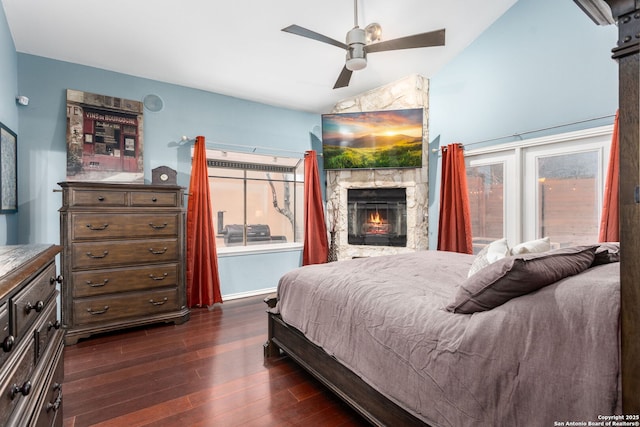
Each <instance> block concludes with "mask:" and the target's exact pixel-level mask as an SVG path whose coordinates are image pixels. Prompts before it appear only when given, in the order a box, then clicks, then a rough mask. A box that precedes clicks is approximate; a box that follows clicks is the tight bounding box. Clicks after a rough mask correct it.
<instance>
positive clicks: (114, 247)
mask: <svg viewBox="0 0 640 427" xmlns="http://www.w3.org/2000/svg"><path fill="white" fill-rule="evenodd" d="M72 252H73V261H72V262H73V265H72V268H73V269H74V270H77V269H84V268H105V267H116V266H124V265H132V264H143V263H167V262H172V261H176V260H177V259H178V253H179V251H178V239H177V238H176V239H156V240H145V241H142V240H131V241H118V242H86V243H75V244H74V245H73V246H72Z"/></svg>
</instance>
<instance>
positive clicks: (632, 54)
mask: <svg viewBox="0 0 640 427" xmlns="http://www.w3.org/2000/svg"><path fill="white" fill-rule="evenodd" d="M574 1H575V2H576V3H577V4H579V5H580V6H581V7H582V8H583V10H585V11H586V12H587V14H588V15H589V16H590V17H591V18H592V19H594V21H596V22H598V19H597V18H595V17H594V16H593V15H592V14H590V13H589V10H590V6H594V7H595V8H596V9H598V8H599V10H605V8H610V9H611V12H612V15H613V18H614V19H615V21H616V22H617V23H618V29H619V40H620V41H619V42H618V46H616V47H615V48H614V49H613V51H612V52H613V59H615V60H616V61H618V65H619V105H620V116H619V136H620V141H619V149H620V187H619V191H620V248H621V250H620V252H621V262H620V299H621V307H620V310H621V314H620V317H621V370H622V410H623V413H624V414H628V415H637V414H640V36H636V35H640V1H639V2H638V3H639V6H638V7H636V0H606V3H605V0H574ZM585 6H587V7H585ZM591 10H593V9H591ZM600 23H604V22H600ZM559 42H560V41H559ZM265 302H266V303H267V305H269V307H274V306H275V303H276V297H275V295H273V296H270V297H267V298H266V299H265ZM268 328H269V331H268V334H269V337H268V341H267V343H266V344H265V346H264V355H265V358H270V357H275V356H279V355H282V353H284V354H286V355H288V356H289V357H291V358H292V359H293V360H295V361H296V362H297V363H298V364H300V365H301V366H302V367H303V368H304V369H306V370H307V371H309V372H310V373H311V374H312V375H314V376H315V377H316V378H317V379H318V380H319V381H321V382H322V383H323V384H324V385H325V386H327V387H328V388H329V389H330V390H331V391H333V392H334V393H335V394H336V395H338V396H339V397H340V398H342V399H343V400H344V401H345V402H346V403H347V404H349V405H350V406H351V407H353V408H354V409H355V410H356V411H357V412H359V413H360V414H361V415H362V416H363V417H364V418H366V419H367V420H368V421H369V422H371V423H372V424H374V425H379V426H385V425H393V426H404V425H407V426H411V425H425V424H424V423H423V422H422V421H421V420H419V419H417V418H416V417H414V416H413V415H412V414H410V413H408V412H407V411H405V410H404V409H402V408H401V407H399V406H398V405H396V404H395V403H394V402H391V401H390V400H389V399H388V398H386V397H385V396H383V395H382V394H380V393H379V392H377V391H376V390H374V389H373V388H372V387H370V386H369V385H368V384H367V383H365V382H364V381H362V380H361V379H360V377H358V376H357V375H356V374H354V373H353V372H351V371H350V370H349V369H347V368H345V367H344V366H342V365H341V364H340V363H339V362H338V361H336V360H335V359H334V358H333V357H331V356H329V355H327V354H326V353H325V352H324V351H323V350H322V349H321V348H319V347H317V346H315V345H314V344H312V343H311V342H309V341H308V340H307V339H306V338H305V337H304V336H303V335H302V334H301V333H300V332H299V331H297V330H296V329H295V328H292V327H290V326H288V325H287V324H286V323H285V322H283V321H282V319H281V318H280V316H279V315H275V314H271V313H269V315H268Z"/></svg>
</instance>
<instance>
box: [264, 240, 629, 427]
mask: <svg viewBox="0 0 640 427" xmlns="http://www.w3.org/2000/svg"><path fill="white" fill-rule="evenodd" d="M478 258H479V257H478V256H473V255H466V254H458V253H453V252H443V251H421V252H415V253H410V254H402V255H388V256H381V257H372V258H361V259H353V260H345V261H339V262H334V263H328V264H321V265H311V266H305V267H301V268H299V269H296V270H293V271H291V272H289V273H287V274H285V275H284V276H283V277H282V279H281V280H280V283H279V285H278V292H277V302H276V300H275V299H270V300H269V301H268V303H269V304H270V307H271V308H270V309H269V315H268V316H269V340H268V342H267V344H266V345H265V356H266V357H274V356H278V355H280V354H281V353H285V354H287V355H288V356H290V357H291V358H293V359H294V360H295V361H296V362H298V363H299V364H300V365H302V366H303V367H304V368H305V369H307V370H308V371H309V372H311V373H312V374H313V375H315V376H316V377H317V378H318V379H319V380H320V381H321V382H323V383H324V384H325V385H326V386H327V387H329V388H330V389H331V390H332V391H334V392H335V393H336V394H338V395H339V396H340V397H342V398H343V399H344V400H345V401H346V402H347V403H349V404H350V405H351V406H352V407H354V408H355V409H356V410H357V411H358V412H359V413H361V414H362V415H363V416H364V417H365V418H366V419H367V420H369V421H370V422H371V423H372V424H374V425H393V426H396V425H431V426H434V427H444V426H471V425H473V426H497V425H513V426H528V425H549V426H552V425H558V424H554V423H555V422H566V421H584V422H588V421H593V422H595V421H600V420H601V419H600V418H599V417H600V416H613V415H615V414H621V411H622V409H621V380H620V342H619V341H620V340H619V319H620V264H619V262H616V261H617V260H619V246H618V245H615V244H607V245H588V246H580V247H572V248H563V249H559V250H554V251H545V252H543V253H533V254H521V255H514V256H506V257H503V258H502V259H500V260H498V261H495V262H492V263H491V264H490V265H487V266H483V267H484V268H479V269H476V270H477V272H476V273H475V274H472V275H471V276H470V277H468V275H469V271H470V269H472V268H473V267H474V264H475V265H477V263H478Z"/></svg>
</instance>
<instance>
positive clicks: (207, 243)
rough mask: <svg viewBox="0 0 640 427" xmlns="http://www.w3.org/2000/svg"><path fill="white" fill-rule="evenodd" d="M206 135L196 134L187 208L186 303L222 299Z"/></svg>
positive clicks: (202, 303)
mask: <svg viewBox="0 0 640 427" xmlns="http://www.w3.org/2000/svg"><path fill="white" fill-rule="evenodd" d="M205 148H206V147H205V142H204V136H198V137H196V143H195V150H194V153H193V163H192V165H191V182H190V183H189V204H188V207H187V304H188V305H189V307H206V306H210V305H213V304H214V303H216V302H222V296H221V295H220V278H219V276H218V257H217V253H216V240H215V239H216V236H215V231H214V229H213V219H212V218H213V217H212V216H211V193H210V191H209V176H208V173H207V153H206V149H205Z"/></svg>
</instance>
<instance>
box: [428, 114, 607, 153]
mask: <svg viewBox="0 0 640 427" xmlns="http://www.w3.org/2000/svg"><path fill="white" fill-rule="evenodd" d="M615 116H616V115H615V114H609V115H606V116H600V117H593V118H591V119H585V120H578V121H575V122H571V123H564V124H561V125H555V126H549V127H546V128H540V129H534V130H528V131H525V132H516V133H514V134H511V135H505V136H499V137H497V138H489V139H483V140H482V141H475V142H470V143H468V144H462V147H463V148H466V147H469V146H471V145H477V144H483V143H485V142H491V141H498V140H500V139H505V138H520V139H522V138H521V137H522V135H527V134H530V133H536V132H542V131H544V130H551V129H558V128H563V127H567V126H573V125H577V124H580V123H587V122H593V121H596V120H602V119H608V118H614V117H615ZM431 151H432V152H433V153H436V152H437V151H438V149H437V148H433V149H432V150H431Z"/></svg>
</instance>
